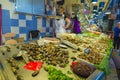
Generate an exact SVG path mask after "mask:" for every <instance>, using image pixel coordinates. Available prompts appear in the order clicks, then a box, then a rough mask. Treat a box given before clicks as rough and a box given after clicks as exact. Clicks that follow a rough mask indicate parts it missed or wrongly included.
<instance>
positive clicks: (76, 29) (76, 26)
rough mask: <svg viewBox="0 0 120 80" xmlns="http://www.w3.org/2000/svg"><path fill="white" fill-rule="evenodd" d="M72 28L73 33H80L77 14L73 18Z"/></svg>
mask: <svg viewBox="0 0 120 80" xmlns="http://www.w3.org/2000/svg"><path fill="white" fill-rule="evenodd" d="M72 29H73V33H76V34H79V33H81V29H80V21H79V20H78V18H77V16H75V17H74V19H73V24H72Z"/></svg>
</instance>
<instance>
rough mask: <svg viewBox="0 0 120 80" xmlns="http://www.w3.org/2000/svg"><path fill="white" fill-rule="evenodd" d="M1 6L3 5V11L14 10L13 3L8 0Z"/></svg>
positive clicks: (4, 0)
mask: <svg viewBox="0 0 120 80" xmlns="http://www.w3.org/2000/svg"><path fill="white" fill-rule="evenodd" d="M0 2H1V0H0ZM1 4H2V9H6V10H12V8H13V3H11V2H9V1H8V0H3V1H2V3H1Z"/></svg>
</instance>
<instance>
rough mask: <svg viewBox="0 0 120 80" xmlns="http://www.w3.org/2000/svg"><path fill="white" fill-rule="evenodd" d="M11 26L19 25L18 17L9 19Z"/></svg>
mask: <svg viewBox="0 0 120 80" xmlns="http://www.w3.org/2000/svg"><path fill="white" fill-rule="evenodd" d="M11 26H19V24H18V19H11Z"/></svg>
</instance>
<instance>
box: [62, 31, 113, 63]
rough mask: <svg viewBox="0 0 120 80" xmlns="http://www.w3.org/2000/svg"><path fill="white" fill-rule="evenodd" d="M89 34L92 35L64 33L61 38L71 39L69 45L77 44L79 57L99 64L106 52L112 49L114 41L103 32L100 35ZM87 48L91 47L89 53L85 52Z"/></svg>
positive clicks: (108, 52)
mask: <svg viewBox="0 0 120 80" xmlns="http://www.w3.org/2000/svg"><path fill="white" fill-rule="evenodd" d="M89 34H90V36H87V37H86V36H83V35H80V36H79V35H77V36H75V35H74V36H71V35H63V36H62V37H61V39H63V40H66V41H69V42H70V44H69V45H71V44H75V45H76V46H78V47H79V48H80V54H78V58H80V59H83V60H85V61H88V62H90V63H93V64H96V65H99V64H100V62H101V61H102V59H103V58H104V56H105V55H106V54H110V49H111V48H112V41H111V40H110V39H109V37H108V36H107V35H105V34H101V35H100V36H96V35H95V34H92V33H89ZM87 35H88V34H87ZM94 36H95V37H94ZM67 45H68V44H67ZM87 48H89V49H90V53H89V54H86V53H85V50H86V49H87Z"/></svg>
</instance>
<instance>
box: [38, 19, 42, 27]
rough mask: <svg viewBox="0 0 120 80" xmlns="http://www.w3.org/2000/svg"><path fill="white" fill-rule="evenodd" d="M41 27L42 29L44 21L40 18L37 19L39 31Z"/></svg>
mask: <svg viewBox="0 0 120 80" xmlns="http://www.w3.org/2000/svg"><path fill="white" fill-rule="evenodd" d="M40 27H42V19H41V18H38V19H37V29H39V28H40Z"/></svg>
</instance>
